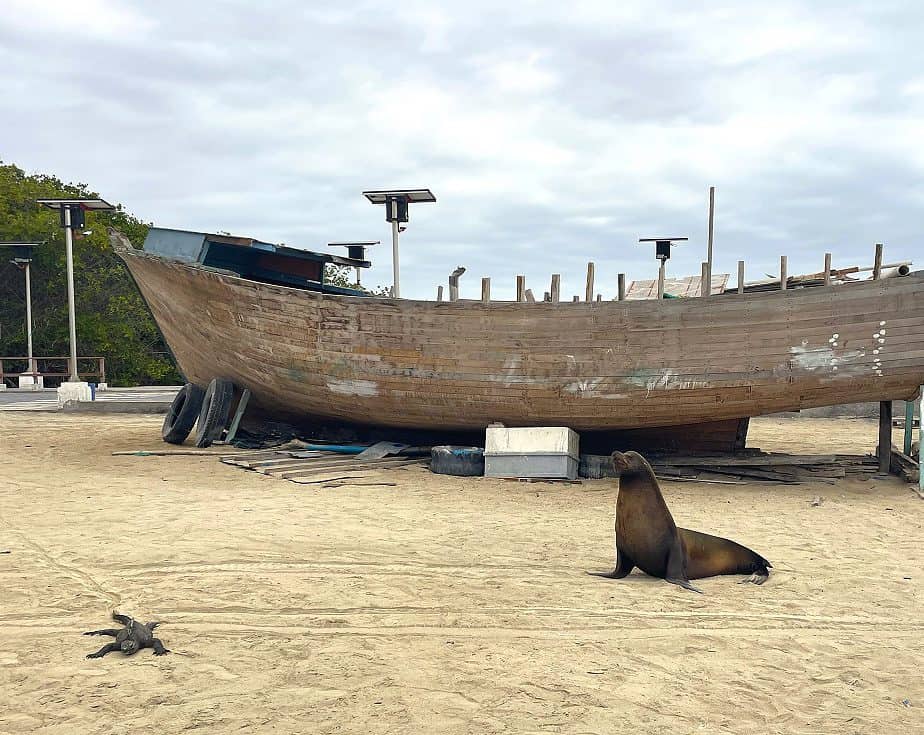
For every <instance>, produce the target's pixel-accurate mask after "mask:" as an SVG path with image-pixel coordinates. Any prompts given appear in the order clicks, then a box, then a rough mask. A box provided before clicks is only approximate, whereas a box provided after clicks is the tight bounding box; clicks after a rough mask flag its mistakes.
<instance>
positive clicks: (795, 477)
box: [652, 454, 879, 485]
mask: <svg viewBox="0 0 924 735" xmlns="http://www.w3.org/2000/svg"><path fill="white" fill-rule="evenodd" d="M652 466H653V467H654V470H655V472H656V473H657V474H658V476H659V477H665V478H684V479H696V480H708V479H723V478H724V479H738V480H744V479H747V480H760V481H762V482H780V483H783V484H787V485H797V484H799V483H803V482H815V481H821V482H828V483H834V482H836V481H837V480H839V479H842V478H844V477H847V475H869V474H872V473H874V472H876V470H877V469H878V466H879V464H878V460H877V459H876V458H875V457H874V456H872V455H866V456H864V455H850V454H821V455H794V454H755V455H753V456H746V457H736V456H734V455H731V456H726V457H663V458H657V459H656V460H655V461H654V462H652Z"/></svg>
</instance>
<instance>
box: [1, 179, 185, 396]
mask: <svg viewBox="0 0 924 735" xmlns="http://www.w3.org/2000/svg"><path fill="white" fill-rule="evenodd" d="M96 196H98V195H97V194H96V193H95V192H92V191H90V190H89V189H88V187H87V185H86V184H65V183H63V182H62V181H60V180H59V179H57V178H55V177H54V176H48V175H44V174H35V175H27V174H26V173H25V172H24V171H23V170H22V169H20V168H18V167H16V166H13V165H9V164H4V163H3V162H2V161H0V242H12V241H18V242H41V243H42V245H40V246H39V247H37V248H36V249H35V252H34V256H33V257H34V260H33V263H32V321H33V344H34V354H35V356H36V357H50V356H58V355H67V354H68V352H69V345H68V326H67V281H66V266H65V257H64V251H65V246H64V230H63V229H62V228H61V227H60V225H59V216H58V213H57V212H54V211H51V210H49V209H46V208H44V207H40V206H39V205H38V204H36V203H35V200H36V199H38V198H65V197H81V198H91V197H96ZM86 226H87V229H91V230H92V231H93V232H92V234H91V235H87V236H83V237H81V238H80V239H78V240H75V242H74V284H75V285H74V288H75V301H76V307H77V354H78V355H79V356H84V355H85V356H97V355H99V356H103V357H105V358H106V371H107V378H108V382H109V383H110V384H111V385H139V384H140V385H158V384H160V385H164V384H170V383H173V384H175V383H178V382H181V378H180V376H179V373H178V372H177V369H176V366H175V364H174V362H173V358H172V356H171V355H170V353H169V351H168V349H167V346H166V344H165V343H164V340H163V338H162V337H161V335H160V332H159V330H158V329H157V326H156V324H155V323H154V319H153V318H152V317H151V313H150V312H149V311H148V308H147V305H146V304H145V303H144V301H143V300H142V298H141V295H140V294H139V293H138V289H137V288H136V287H135V284H134V282H133V281H132V279H131V276H130V275H129V273H128V270H127V269H126V268H125V265H124V264H123V263H122V261H121V259H120V258H119V257H118V256H117V255H116V254H115V253H114V252H113V251H112V248H111V247H110V245H109V239H108V236H107V233H106V227H107V226H112V227H115V228H117V229H118V230H120V231H121V232H123V233H124V234H125V235H126V236H127V237H128V238H129V240H131V242H132V244H133V245H134V246H135V247H139V246H140V245H141V243H142V242H143V240H144V238H145V235H146V234H147V228H148V226H149V225H147V224H145V223H143V222H141V221H140V220H139V219H137V218H135V217H133V216H132V215H130V214H128V213H127V212H125V211H123V210H122V208H121V206H120V207H119V208H118V210H117V211H114V212H106V213H104V212H99V213H92V212H88V213H87V224H86ZM4 250H5V249H0V256H3V255H6V254H7V253H5V252H4ZM8 261H9V258H6V257H4V258H3V259H2V261H0V355H3V356H19V355H25V354H26V326H25V319H26V317H25V315H26V303H25V279H24V278H23V274H22V272H21V271H20V270H19V269H18V268H17V267H16V266H14V265H12V264H10V263H9V262H8ZM22 367H25V366H22ZM7 368H8V369H10V368H15V366H14V365H7Z"/></svg>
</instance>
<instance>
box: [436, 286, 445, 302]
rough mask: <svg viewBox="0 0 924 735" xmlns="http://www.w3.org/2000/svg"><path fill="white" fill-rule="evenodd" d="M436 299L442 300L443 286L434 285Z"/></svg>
mask: <svg viewBox="0 0 924 735" xmlns="http://www.w3.org/2000/svg"><path fill="white" fill-rule="evenodd" d="M436 300H437V301H442V300H443V287H442V286H437V287H436Z"/></svg>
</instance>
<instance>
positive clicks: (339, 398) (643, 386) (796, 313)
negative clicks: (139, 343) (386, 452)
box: [122, 251, 924, 430]
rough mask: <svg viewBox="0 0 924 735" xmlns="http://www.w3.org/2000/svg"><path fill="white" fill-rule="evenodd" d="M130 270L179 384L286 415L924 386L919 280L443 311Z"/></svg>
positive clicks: (434, 418) (428, 420)
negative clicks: (239, 390) (215, 384)
mask: <svg viewBox="0 0 924 735" xmlns="http://www.w3.org/2000/svg"><path fill="white" fill-rule="evenodd" d="M122 255H123V258H124V259H125V261H126V263H127V264H128V267H129V269H130V270H131V272H132V275H133V276H134V278H135V280H136V282H137V283H138V285H139V287H140V289H141V292H142V294H143V295H144V297H145V299H146V300H147V302H148V304H149V305H150V307H151V311H152V312H153V314H154V317H155V319H156V320H157V322H158V324H159V326H160V328H161V330H162V331H163V333H164V336H165V338H166V339H167V342H168V344H169V345H170V347H171V349H172V350H173V353H174V355H175V356H176V358H177V360H178V362H179V365H180V368H181V370H182V371H183V373H184V374H185V375H186V376H187V378H188V379H189V380H192V381H194V382H196V383H199V384H202V385H205V384H206V383H207V382H208V381H209V380H210V379H211V378H213V377H215V376H224V377H228V378H230V379H232V380H234V382H235V383H237V384H238V385H240V386H242V387H247V388H250V389H251V391H252V392H253V399H252V400H253V402H254V405H256V406H258V407H261V408H263V409H265V410H268V411H271V412H273V413H275V414H278V415H279V416H280V417H291V418H298V419H306V418H326V419H339V420H344V421H350V422H354V423H364V424H376V425H382V426H395V427H406V428H434V427H437V428H441V429H481V428H484V426H486V425H487V424H488V423H490V422H492V421H502V422H504V423H506V424H508V425H543V424H545V425H548V424H561V425H567V426H570V427H573V428H574V429H576V430H607V429H631V428H639V427H658V426H676V425H679V424H696V423H701V422H709V421H724V420H730V419H737V418H741V417H745V416H755V415H759V414H765V413H773V412H777V411H791V410H797V409H801V408H810V407H815V406H825V405H834V404H839V403H847V402H851V403H852V402H858V401H879V400H892V399H901V400H904V399H906V398H909V397H911V396H912V395H914V394H916V391H917V388H918V386H919V385H921V384H922V383H924V272H917V273H913V274H911V275H909V276H906V277H902V278H888V279H881V280H877V281H861V282H857V283H851V284H843V285H838V286H828V287H817V288H811V289H785V290H779V291H773V292H764V293H745V294H724V295H720V296H716V297H714V298H706V299H669V300H663V301H651V300H649V301H631V300H626V301H621V302H620V301H604V302H590V303H588V302H580V303H570V302H565V303H555V302H554V301H552V302H545V301H542V302H537V303H515V302H497V301H491V302H488V303H485V302H483V301H455V302H446V301H444V302H439V303H437V302H432V301H431V302H424V301H412V300H405V299H388V298H356V297H347V296H333V295H326V294H319V293H313V292H308V291H302V290H297V289H290V288H285V287H282V286H274V285H267V284H262V283H256V282H253V281H247V280H244V279H240V278H236V277H233V276H228V275H223V274H217V273H213V272H208V271H204V270H202V269H200V268H196V267H194V266H189V265H184V264H180V263H176V262H171V261H166V260H163V259H159V258H156V257H154V256H151V255H148V254H145V253H142V252H140V251H129V252H124V253H123V254H122ZM518 285H519V284H518ZM555 285H557V284H555V283H553V289H554V286H555ZM524 291H525V288H524ZM518 295H519V296H520V297H525V295H524V294H518ZM553 298H554V297H553Z"/></svg>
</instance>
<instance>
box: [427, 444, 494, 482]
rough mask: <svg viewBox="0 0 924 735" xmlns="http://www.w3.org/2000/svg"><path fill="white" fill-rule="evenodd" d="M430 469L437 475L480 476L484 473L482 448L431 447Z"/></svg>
mask: <svg viewBox="0 0 924 735" xmlns="http://www.w3.org/2000/svg"><path fill="white" fill-rule="evenodd" d="M430 471H431V472H435V473H436V474H438V475H455V476H457V477H481V476H482V475H483V474H484V449H481V448H480V447H450V446H442V447H433V449H431V450H430Z"/></svg>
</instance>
